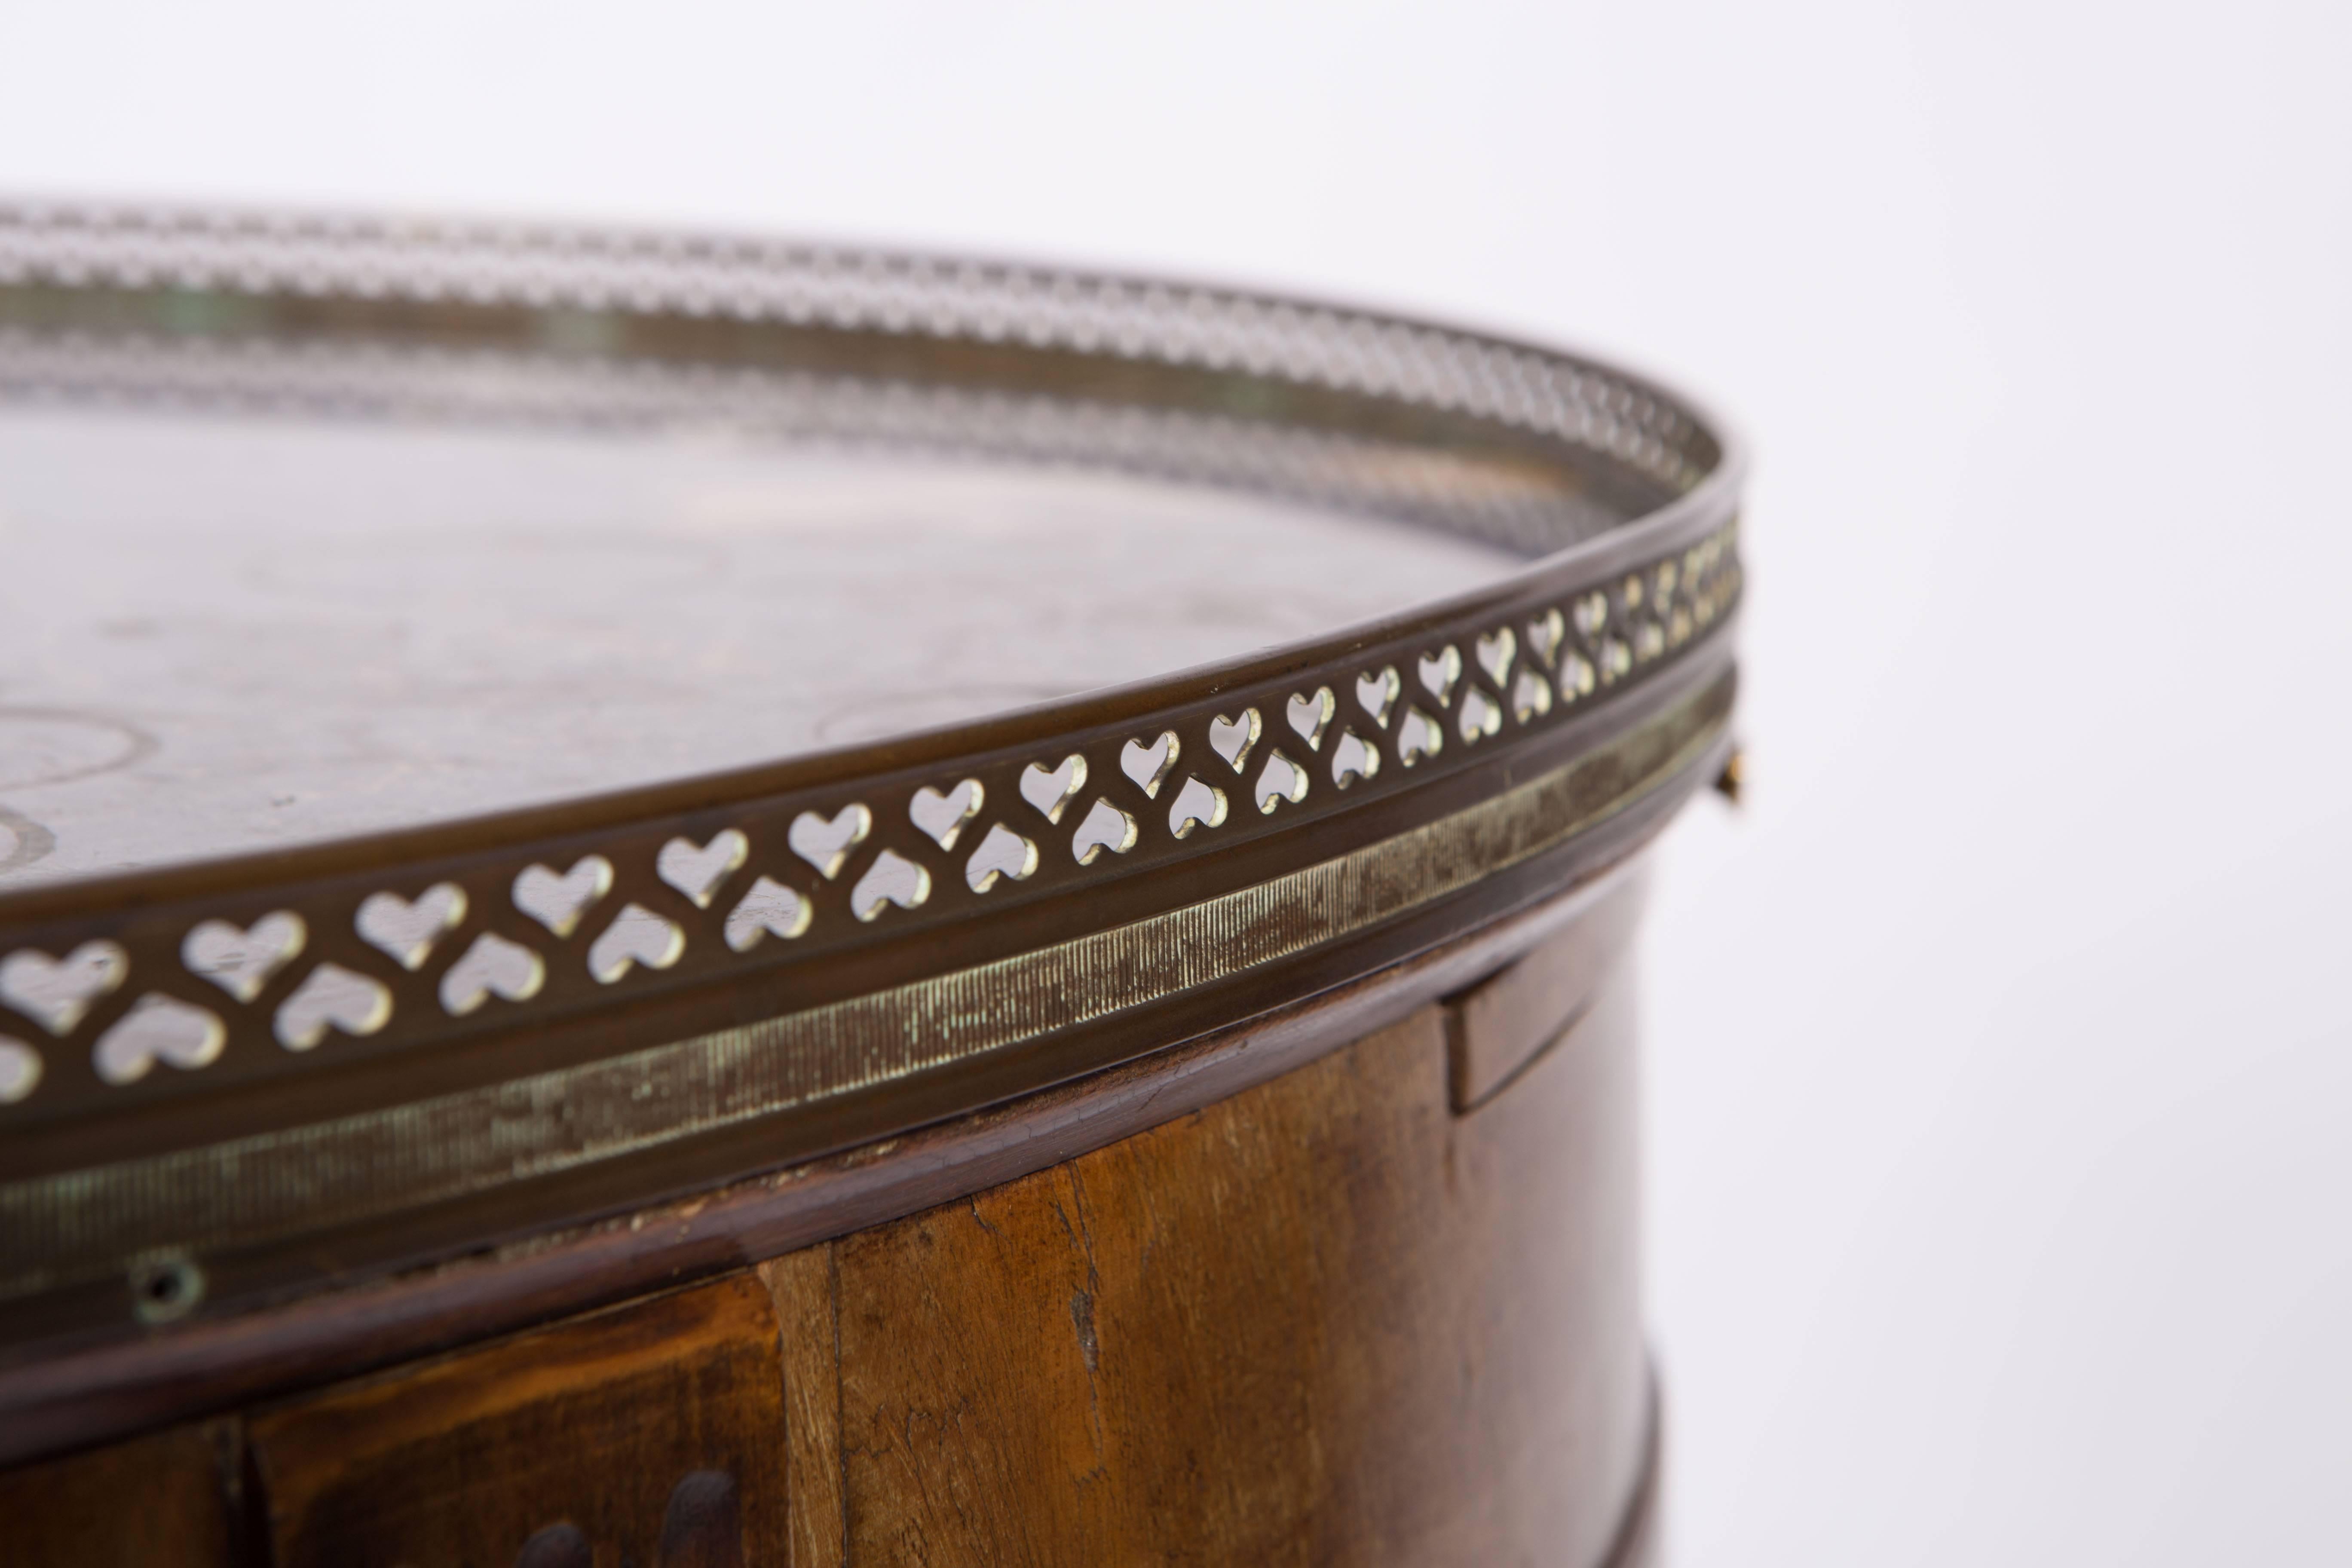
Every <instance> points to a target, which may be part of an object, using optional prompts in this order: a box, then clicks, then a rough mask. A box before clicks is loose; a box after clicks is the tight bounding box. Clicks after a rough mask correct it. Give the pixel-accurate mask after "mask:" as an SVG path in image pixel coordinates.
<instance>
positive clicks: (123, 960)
mask: <svg viewBox="0 0 2352 1568" xmlns="http://www.w3.org/2000/svg"><path fill="white" fill-rule="evenodd" d="M129 973H131V960H130V959H129V958H128V957H126V956H125V955H124V953H123V952H122V950H121V948H119V947H117V946H115V945H114V943H112V942H83V943H82V944H81V945H80V946H79V947H78V948H75V949H74V950H73V951H72V952H69V953H68V954H66V956H65V957H63V958H51V957H50V956H49V955H48V954H47V953H46V952H40V951H38V950H37V949H34V948H29V947H26V948H19V949H17V950H16V952H12V953H10V954H9V955H8V956H7V957H6V958H5V959H0V1002H5V1003H7V1004H8V1005H10V1006H11V1007H14V1008H15V1009H16V1011H18V1012H19V1013H22V1014H24V1015H25V1016H26V1017H27V1018H30V1019H32V1020H33V1021H34V1022H35V1023H37V1024H38V1025H40V1026H41V1027H43V1028H45V1029H47V1031H48V1032H49V1033H51V1034H52V1035H59V1036H63V1035H69V1034H71V1033H73V1027H74V1026H75V1025H76V1024H79V1023H80V1022H81V1020H82V1015H83V1014H85V1013H87V1012H89V1007H90V1004H91V1003H93V1002H95V1001H97V1000H98V999H99V998H100V997H101V996H103V995H105V994H107V993H108V992H110V991H111V990H113V989H114V988H115V987H116V986H118V985H120V984H122V980H123V977H124V976H125V975H127V974H129Z"/></svg>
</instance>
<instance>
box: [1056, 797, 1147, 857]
mask: <svg viewBox="0 0 2352 1568" xmlns="http://www.w3.org/2000/svg"><path fill="white" fill-rule="evenodd" d="M1134 847H1135V818H1133V817H1131V816H1128V815H1127V813H1125V812H1123V811H1121V810H1119V808H1118V807H1117V806H1115V805H1111V803H1110V802H1108V801H1107V800H1097V801H1096V802H1095V804H1094V808H1093V809H1092V810H1090V811H1088V812H1087V819H1086V820H1085V821H1084V822H1081V823H1079V824H1078V830H1077V832H1076V833H1075V834H1073V835H1071V837H1070V853H1071V854H1073V855H1076V857H1077V858H1078V864H1079V865H1081V866H1091V865H1093V864H1094V863H1095V860H1096V859H1097V857H1099V856H1100V855H1101V854H1102V852H1103V851H1104V850H1106V849H1108V850H1109V851H1110V852H1111V853H1112V854H1114V855H1124V854H1126V853H1127V852H1128V851H1129V850H1130V849H1132V848H1134Z"/></svg>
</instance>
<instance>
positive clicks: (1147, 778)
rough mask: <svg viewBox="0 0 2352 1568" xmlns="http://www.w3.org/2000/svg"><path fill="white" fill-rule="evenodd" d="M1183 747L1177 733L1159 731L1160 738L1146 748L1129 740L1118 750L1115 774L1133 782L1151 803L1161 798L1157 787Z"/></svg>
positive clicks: (1141, 743) (1174, 763) (1173, 764)
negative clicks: (1117, 773) (1126, 777)
mask: <svg viewBox="0 0 2352 1568" xmlns="http://www.w3.org/2000/svg"><path fill="white" fill-rule="evenodd" d="M1181 749H1182V748H1181V746H1180V745H1179V743H1178V742H1177V740H1176V731H1173V730H1162V731H1160V739H1158V740H1156V741H1154V742H1151V744H1150V745H1149V746H1147V745H1145V744H1143V742H1140V741H1129V742H1128V743H1127V744H1126V745H1124V746H1122V747H1120V748H1119V752H1118V771H1119V772H1120V773H1125V774H1126V775H1127V776H1128V777H1129V778H1131V779H1133V780H1134V781H1135V784H1136V787H1137V788H1138V789H1140V790H1141V791H1142V792H1143V793H1144V794H1145V795H1147V796H1149V797H1150V798H1151V799H1153V800H1157V799H1159V798H1160V784H1161V782H1162V781H1163V780H1165V779H1166V778H1167V777H1168V770H1169V769H1171V768H1172V767H1174V766H1175V765H1176V753H1177V752H1179V751H1180V750H1181Z"/></svg>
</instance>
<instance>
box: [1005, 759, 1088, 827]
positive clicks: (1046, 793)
mask: <svg viewBox="0 0 2352 1568" xmlns="http://www.w3.org/2000/svg"><path fill="white" fill-rule="evenodd" d="M1086 787H1087V760H1086V758H1084V757H1082V756H1079V755H1078V754H1077V753H1076V752H1071V753H1070V754H1069V755H1068V756H1066V757H1064V758H1063V759H1062V765H1061V766H1060V767H1058V768H1055V770H1054V771H1053V772H1052V773H1047V772H1046V771H1045V768H1044V767H1043V766H1042V765H1040V764H1038V763H1030V764H1029V765H1028V766H1027V767H1025V768H1023V769H1022V770H1021V798H1022V799H1023V800H1025V801H1027V802H1028V803H1029V804H1030V805H1034V806H1035V807H1036V808H1037V809H1038V810H1039V811H1040V812H1042V813H1043V814H1044V815H1045V820H1046V821H1048V822H1059V821H1061V820H1062V813H1064V812H1065V811H1067V810H1068V809H1069V808H1070V802H1071V801H1073V800H1075V799H1076V798H1077V794H1078V792H1079V791H1080V790H1082V789H1084V788H1086Z"/></svg>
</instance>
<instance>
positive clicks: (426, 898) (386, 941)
mask: <svg viewBox="0 0 2352 1568" xmlns="http://www.w3.org/2000/svg"><path fill="white" fill-rule="evenodd" d="M465 918H466V889H463V888H461V887H459V886H457V883H455V882H436V883H434V884H433V885H432V886H431V887H429V888H427V889H425V891H423V892H422V893H419V894H418V895H417V896H416V901H415V903H411V902H409V901H408V900H406V899H404V898H402V897H401V896H400V895H399V894H398V893H370V894H369V895H368V896H367V897H366V899H365V900H362V902H361V904H360V908H359V913H357V914H356V915H354V916H352V929H353V930H355V931H358V932H359V933H360V937H361V939H362V941H364V942H366V943H367V944H368V945H369V946H370V947H373V948H374V949H375V950H376V951H377V952H382V953H383V954H384V955H385V956H386V957H388V958H390V959H391V960H392V961H393V962H394V963H397V964H398V965H400V967H402V968H403V969H405V970H408V971H410V972H411V973H415V971H417V970H419V969H422V968H424V967H425V960H426V959H428V958H430V957H432V956H433V949H434V946H435V944H436V943H437V942H440V940H441V939H442V938H443V937H444V936H446V935H447V934H448V933H449V932H450V931H455V930H457V922H458V921H462V920H464V919H465Z"/></svg>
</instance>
